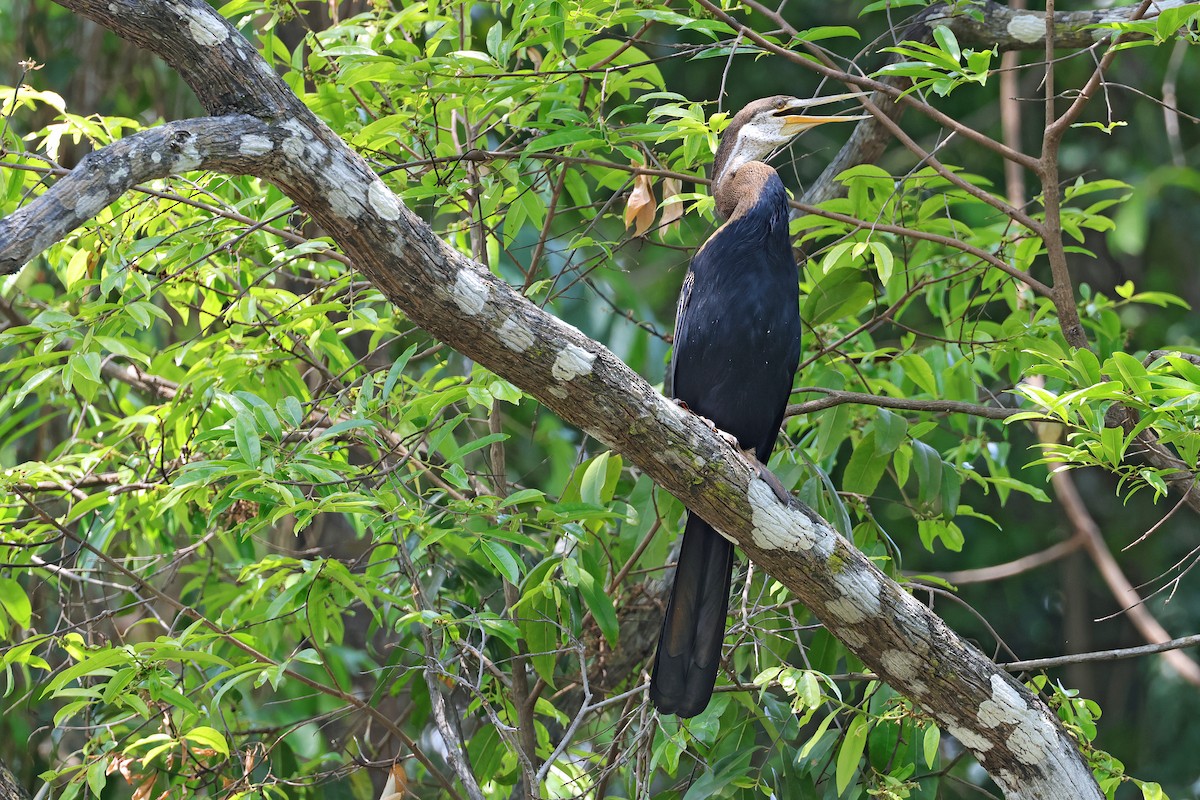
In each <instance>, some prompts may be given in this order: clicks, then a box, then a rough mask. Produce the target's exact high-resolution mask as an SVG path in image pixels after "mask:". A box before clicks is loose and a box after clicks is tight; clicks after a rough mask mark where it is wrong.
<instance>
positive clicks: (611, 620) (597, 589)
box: [564, 559, 620, 647]
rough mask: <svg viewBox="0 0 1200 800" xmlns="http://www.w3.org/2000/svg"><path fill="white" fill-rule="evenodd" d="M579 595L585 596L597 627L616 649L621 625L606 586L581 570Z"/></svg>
mask: <svg viewBox="0 0 1200 800" xmlns="http://www.w3.org/2000/svg"><path fill="white" fill-rule="evenodd" d="M569 561H570V559H567V561H566V562H564V565H565V564H566V563H567V562H569ZM579 593H580V594H581V595H583V601H584V603H586V604H587V607H588V610H589V611H591V612H592V616H593V617H595V619H596V625H598V626H599V628H600V632H601V633H603V634H604V638H605V639H607V640H608V644H609V646H611V647H616V645H617V634H618V633H619V631H620V623H619V622H618V621H617V610H616V608H614V607H613V602H612V598H610V597H609V596H608V595H607V594H605V593H604V586H603V585H602V584H601V583H600V581H598V580H596V578H595V577H593V576H592V574H591V573H590V572H585V571H583V570H580V572H579Z"/></svg>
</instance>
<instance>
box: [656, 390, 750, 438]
mask: <svg viewBox="0 0 1200 800" xmlns="http://www.w3.org/2000/svg"><path fill="white" fill-rule="evenodd" d="M671 402H673V403H674V404H675V405H677V406H679V407H680V408H682V409H683V410H684V411H687V412H688V413H689V414H693V415H695V417H696V418H697V419H699V420H700V421H701V422H703V423H704V424H705V425H707V426H708V427H709V428H710V429H711V430H712V432H713V433H715V434H716V435H717V436H720V437H721V438H722V439H724V440H725V443H726V444H728V445H729V446H730V447H732V448H733V449H734V450H737V451H738V452H743V451H742V445H741V443H740V442H739V441H738V440H737V437H736V436H734V435H733V434H732V433H730V432H729V431H723V430H721V429H720V428H718V427H717V423H715V422H713V421H712V420H711V419H709V418H708V417H706V416H704V415H703V414H697V413H696V412H695V411H692V409H690V408H689V407H688V404H687V403H685V402H684V401H682V400H680V399H679V398H678V397H672V398H671Z"/></svg>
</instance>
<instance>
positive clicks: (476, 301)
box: [0, 0, 1101, 799]
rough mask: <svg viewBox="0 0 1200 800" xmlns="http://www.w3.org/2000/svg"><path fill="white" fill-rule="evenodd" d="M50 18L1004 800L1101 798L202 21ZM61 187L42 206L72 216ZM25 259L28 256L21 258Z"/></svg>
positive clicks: (907, 606) (966, 665)
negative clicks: (659, 492)
mask: <svg viewBox="0 0 1200 800" xmlns="http://www.w3.org/2000/svg"><path fill="white" fill-rule="evenodd" d="M59 2H60V3H61V4H62V5H63V6H65V7H67V8H70V9H72V10H74V11H78V12H80V13H83V14H85V15H86V16H89V17H91V18H93V19H95V20H97V21H99V22H101V23H102V24H104V25H106V26H108V27H110V28H111V29H112V30H114V31H115V32H117V33H118V34H120V35H123V36H127V37H129V38H130V39H132V40H134V41H137V42H140V43H142V44H144V45H145V46H147V47H150V48H152V49H154V50H155V51H156V52H157V53H159V55H161V56H163V57H164V58H165V59H167V60H168V62H170V63H172V64H173V65H175V66H177V67H179V64H178V62H179V61H180V59H195V60H202V61H205V62H206V64H207V66H206V67H204V68H200V67H197V66H196V65H190V66H189V67H187V68H182V67H180V68H181V71H182V72H183V74H184V75H185V77H188V78H189V80H195V79H196V77H197V76H199V75H202V76H203V78H204V80H205V82H206V83H205V85H204V86H203V87H197V86H196V85H195V83H193V88H194V89H196V91H197V92H198V94H200V95H201V100H202V102H204V103H205V104H206V106H208V108H209V110H210V112H213V113H223V112H225V111H228V110H229V109H230V107H231V105H230V104H229V103H228V100H227V98H232V97H237V98H239V102H238V103H236V104H235V105H233V106H232V107H234V108H236V110H237V111H239V112H250V113H251V114H252V115H253V116H256V117H259V119H258V120H247V119H245V118H244V117H240V116H239V117H235V118H233V120H232V123H231V124H230V126H229V127H230V128H231V129H232V130H235V131H236V130H249V131H252V132H253V133H252V135H253V136H254V137H255V138H253V139H252V140H251V144H252V146H251V147H249V148H247V147H245V145H244V144H243V145H241V146H239V147H238V148H237V149H238V152H240V153H241V154H242V155H243V156H245V157H246V158H245V159H244V160H243V158H241V157H238V158H237V159H235V163H236V165H237V166H238V167H239V168H240V169H243V170H244V171H246V172H249V173H251V174H255V175H259V176H261V177H263V178H265V179H268V180H271V181H272V182H274V183H275V184H277V185H278V186H279V187H280V188H281V189H282V190H283V191H284V192H286V193H287V194H288V195H289V196H290V197H291V198H292V199H293V201H294V202H296V204H297V205H298V206H299V207H300V208H301V209H302V210H303V211H305V212H306V213H309V214H310V215H311V216H312V217H313V218H314V219H315V220H316V221H317V222H318V224H320V225H321V226H323V227H324V229H325V230H327V231H329V233H330V235H331V236H332V237H333V238H334V239H335V240H336V241H337V242H338V244H339V245H340V246H341V248H342V249H343V251H344V252H345V253H346V254H347V255H348V256H349V257H351V258H352V259H353V260H354V263H355V264H357V265H358V267H359V268H360V269H361V270H362V271H363V273H364V274H365V275H366V276H367V277H368V278H369V279H371V280H372V281H373V282H374V283H375V284H376V285H377V286H378V287H379V289H380V290H381V291H382V292H383V293H384V294H385V295H386V296H388V297H389V298H390V299H391V300H392V301H393V302H395V303H396V304H397V305H398V306H399V307H400V308H402V309H403V310H404V311H405V313H406V314H407V315H408V316H409V318H410V319H412V320H413V321H414V322H415V323H417V324H418V325H420V326H421V327H423V328H425V329H426V330H427V331H429V332H430V333H431V334H432V335H434V336H436V337H438V338H439V339H441V340H442V341H444V342H446V343H447V344H449V345H451V346H453V347H455V348H456V349H458V350H460V351H461V352H463V353H464V354H466V355H467V356H469V357H470V358H472V359H474V360H476V361H478V362H479V363H481V364H483V365H485V366H487V367H488V368H489V369H491V370H493V371H494V372H496V373H497V374H499V375H501V376H503V377H505V378H507V379H508V380H510V381H512V382H513V383H515V384H517V385H518V386H520V387H522V388H523V389H525V390H526V391H528V392H530V393H531V394H533V395H534V396H535V397H537V398H538V399H539V400H540V401H541V402H542V403H544V404H545V405H546V406H547V407H548V408H550V409H551V410H553V411H554V412H555V413H557V414H558V415H559V416H561V417H562V418H563V419H564V420H566V421H568V422H570V423H571V424H574V425H577V426H579V427H580V428H582V429H583V430H585V431H587V432H588V433H589V434H591V435H592V436H594V437H596V438H597V439H598V440H599V441H601V442H604V443H605V444H606V445H608V446H609V447H612V448H614V449H615V450H618V451H619V452H621V453H622V454H624V455H625V456H626V457H628V459H629V460H630V461H631V462H633V463H634V464H636V465H637V466H638V467H639V468H641V469H642V470H644V471H645V473H646V474H647V475H649V476H650V477H651V478H653V479H654V480H655V481H656V482H657V483H659V485H661V486H663V487H664V488H666V489H667V490H668V491H670V492H672V493H673V494H675V495H676V496H678V497H679V498H681V499H682V500H683V501H684V502H685V503H686V504H687V505H688V506H689V507H690V508H692V509H693V510H695V511H696V512H698V513H700V514H701V515H703V516H704V517H705V518H706V519H708V520H709V521H711V522H712V523H713V524H714V525H716V526H717V527H718V528H720V529H721V530H722V531H724V532H725V533H726V534H728V535H730V536H731V537H732V538H734V539H735V540H736V541H737V542H738V543H739V544H740V545H742V547H743V548H744V550H745V551H746V553H747V554H748V555H749V556H750V557H751V558H752V559H753V560H754V561H755V562H756V563H758V564H760V565H762V566H763V567H764V568H765V569H766V570H767V571H768V572H769V573H770V574H771V575H772V576H774V577H775V578H777V579H778V580H780V581H781V582H782V583H783V584H785V585H786V586H788V587H789V588H790V589H791V590H792V591H793V592H794V593H795V594H796V596H797V597H798V598H800V599H801V600H802V601H803V602H804V603H805V604H806V605H807V606H808V607H809V608H810V609H812V611H813V612H814V613H815V614H816V615H817V616H818V617H819V618H820V619H821V620H822V621H823V622H825V624H826V625H827V626H828V628H829V629H830V630H831V631H832V632H833V633H835V635H837V636H838V637H839V638H840V639H842V640H843V641H844V642H846V643H847V645H849V646H850V647H851V649H852V650H853V651H854V652H855V653H856V654H857V655H859V657H861V658H862V659H863V661H864V662H865V663H867V664H869V665H870V666H871V667H872V668H873V669H874V670H876V671H877V672H878V674H879V675H880V676H882V677H883V678H884V679H885V680H887V681H888V682H889V683H890V684H891V685H893V686H894V687H896V688H897V689H898V690H899V691H901V692H903V693H904V694H906V695H908V696H909V697H911V698H913V699H914V700H915V701H916V702H918V703H920V704H921V705H922V706H923V707H924V708H925V709H926V710H927V711H929V712H930V713H931V714H932V715H933V716H934V717H935V718H937V719H938V721H939V722H940V723H941V724H942V725H943V726H945V727H946V728H947V729H948V730H949V731H950V733H952V734H953V735H954V736H956V737H957V738H958V739H959V740H960V741H961V742H962V743H963V744H964V745H965V746H966V747H968V748H969V749H970V750H971V751H972V752H973V753H974V754H975V756H976V757H977V758H978V759H979V760H980V762H981V763H982V764H983V765H984V767H985V768H986V769H987V770H988V771H989V773H990V774H991V775H992V776H993V777H994V778H995V780H996V781H997V782H998V783H999V784H1000V785H1001V786H1002V787H1003V788H1004V790H1005V792H1006V793H1007V794H1008V796H1009V797H1013V798H1064V799H1065V798H1099V797H1100V796H1101V795H1100V792H1099V789H1098V787H1097V785H1096V783H1095V781H1094V779H1093V778H1092V775H1091V772H1090V770H1089V769H1088V767H1087V764H1086V763H1085V762H1084V760H1083V758H1082V756H1081V755H1080V753H1079V751H1078V749H1077V748H1076V746H1075V744H1074V742H1073V740H1072V739H1071V738H1070V736H1069V735H1068V734H1067V733H1066V732H1065V731H1064V730H1063V728H1062V727H1061V726H1060V725H1059V723H1058V721H1057V718H1056V717H1055V715H1054V714H1053V713H1051V712H1050V711H1049V710H1048V709H1047V708H1046V707H1045V705H1044V704H1043V703H1041V701H1039V700H1038V699H1037V698H1036V697H1034V696H1033V695H1032V694H1030V693H1029V692H1028V690H1026V689H1025V687H1024V686H1022V685H1021V684H1019V683H1017V682H1016V681H1015V680H1013V679H1012V678H1011V677H1009V676H1008V675H1007V674H1005V673H1004V672H1003V671H1002V670H1000V669H998V668H997V667H996V665H995V664H994V663H992V662H991V661H990V660H989V659H987V657H985V656H984V655H983V654H982V653H981V652H979V651H978V650H977V649H976V648H974V647H973V646H971V645H970V644H968V643H967V642H965V641H963V640H962V639H961V638H960V637H958V636H957V635H956V634H955V633H954V632H953V631H951V630H950V629H949V628H948V627H947V626H946V625H945V623H944V622H942V620H941V619H940V618H939V617H937V616H936V615H934V614H933V613H932V612H931V611H930V610H929V609H928V608H926V607H925V606H924V605H922V604H921V603H919V602H918V601H917V600H916V599H914V598H913V597H912V596H911V595H909V594H908V593H907V592H905V591H904V590H903V589H902V588H901V587H900V586H899V585H897V584H896V583H895V582H894V581H892V580H891V579H889V578H888V577H887V576H886V575H884V574H883V573H882V572H881V571H880V570H879V569H878V568H877V567H876V566H875V565H874V564H873V563H872V562H871V561H869V560H868V559H866V558H865V557H864V556H863V554H862V553H860V552H858V551H857V550H855V549H854V547H853V546H852V545H851V544H850V543H849V542H848V541H846V540H845V539H844V538H842V537H841V536H840V535H839V534H838V533H837V531H836V530H834V529H833V527H832V526H830V525H829V523H827V522H826V521H825V520H823V519H821V518H820V517H819V516H817V515H816V514H815V513H814V512H812V510H811V509H808V508H807V507H806V506H803V505H802V504H799V503H796V502H793V503H791V504H788V505H784V504H782V503H780V502H779V500H778V499H777V498H776V496H775V494H774V492H773V491H772V490H771V488H770V487H769V486H768V485H767V484H766V483H765V482H764V481H762V480H760V479H759V478H758V477H757V474H756V471H755V470H754V468H752V467H751V466H750V465H748V464H747V463H746V462H745V461H744V460H743V458H742V456H741V455H740V454H739V453H737V452H735V451H734V450H733V449H732V448H730V447H729V445H728V444H726V443H725V441H724V440H723V439H722V438H721V437H720V436H718V435H717V434H715V433H714V432H713V431H712V430H711V429H710V428H709V427H708V425H706V424H705V423H704V422H702V421H701V420H699V419H698V418H696V417H695V416H693V415H691V414H688V413H686V412H684V411H682V410H681V409H679V408H678V407H677V406H676V405H675V404H674V403H671V402H670V401H668V400H666V399H665V398H663V397H662V396H661V395H660V394H658V393H657V392H655V391H654V390H653V389H652V388H651V387H650V386H649V385H648V384H647V383H646V382H645V381H644V380H643V379H642V378H641V377H640V376H638V375H637V374H635V373H634V372H632V371H631V370H630V369H629V368H628V367H627V366H626V365H625V364H624V363H622V362H621V361H620V360H619V359H617V358H616V357H615V356H614V355H613V354H612V353H611V352H609V351H608V350H607V349H606V348H604V347H603V346H602V345H600V344H598V343H597V342H595V341H592V340H590V339H588V338H587V337H585V336H584V335H583V334H582V333H580V332H579V331H578V330H577V329H575V328H573V327H572V326H570V325H567V324H566V323H564V322H562V321H561V320H558V319H556V318H554V317H552V316H550V315H548V314H546V313H545V312H543V311H542V310H540V309H538V308H537V307H536V306H534V305H532V304H531V303H529V302H528V301H527V300H526V299H525V298H524V297H522V296H521V295H520V294H519V293H518V292H516V291H514V290H513V288H512V287H510V286H508V285H507V284H506V283H504V282H502V281H499V280H497V279H496V278H495V277H494V276H492V275H491V274H490V273H487V272H486V271H483V270H481V269H480V268H479V267H478V266H477V265H476V264H475V263H473V262H471V261H470V260H469V259H467V258H465V257H464V256H462V255H461V254H459V253H458V252H456V251H454V250H453V249H451V248H450V247H448V246H447V245H445V244H444V243H443V242H442V241H441V240H439V239H438V238H437V237H436V236H435V235H434V234H433V232H432V231H431V230H430V229H429V227H428V226H427V225H425V224H424V223H423V222H422V221H421V220H420V219H419V218H417V217H416V216H415V215H413V214H412V213H411V212H409V211H408V209H407V208H405V207H404V206H403V205H402V204H401V203H400V202H399V201H398V200H397V198H396V197H395V195H394V194H392V192H391V191H390V190H389V189H388V188H387V187H386V186H385V185H384V183H383V182H382V181H381V180H380V179H379V178H378V177H377V176H376V175H375V174H374V173H373V172H372V171H371V170H370V168H369V166H368V165H367V164H366V162H365V161H363V159H361V158H360V157H359V156H358V155H357V154H355V153H354V152H352V151H351V150H349V149H348V148H347V147H346V146H345V144H344V143H343V142H341V141H340V140H339V139H338V138H337V137H336V136H335V135H334V134H333V133H332V132H331V131H330V130H329V129H328V128H327V127H326V126H325V125H324V124H322V123H321V122H320V121H319V120H317V119H316V118H315V117H313V115H312V114H311V113H310V112H309V111H308V109H307V108H305V107H304V106H303V104H301V103H300V102H299V101H298V100H296V99H295V98H289V95H288V92H287V88H286V86H285V85H284V84H283V83H282V82H281V81H274V83H273V85H267V84H272V80H273V76H271V78H270V79H268V78H267V77H266V76H267V74H268V73H269V72H270V70H269V69H268V68H267V67H266V65H265V64H263V63H262V62H261V61H259V60H258V59H257V56H255V55H254V54H253V51H252V50H249V47H248V45H246V43H245V42H244V41H242V40H241V38H240V36H239V35H238V34H237V33H236V32H235V31H234V30H233V29H232V28H231V27H230V26H228V25H227V23H225V21H224V20H222V19H221V18H220V17H218V16H217V15H216V14H215V12H213V11H212V10H211V9H210V8H209V7H208V6H207V5H205V4H204V3H202V2H200V0H173V2H169V3H168V2H165V0H140V1H139V0H59ZM181 23H182V24H181ZM185 40H186V41H185ZM260 97H261V101H262V104H261V105H260V106H258V107H254V104H255V102H256V101H257V100H258V98H260ZM210 122H211V121H208V120H202V121H200V122H199V123H198V124H199V127H198V128H195V129H191V128H188V127H187V125H188V123H176V126H175V127H173V128H172V130H174V131H176V132H179V131H180V130H183V131H187V132H192V133H198V132H200V131H203V130H205V128H204V125H206V124H209V123H210ZM179 126H182V128H180V127H179ZM164 144H166V142H164ZM249 150H253V151H254V152H253V153H250V152H248V151H249ZM166 152H167V153H171V152H173V151H171V150H170V149H168V150H166ZM160 155H161V154H160ZM247 162H253V163H247ZM93 163H94V162H93ZM90 168H91V167H89V169H90ZM69 181H70V179H64V181H62V182H60V183H59V184H57V185H55V186H54V187H52V188H51V189H50V190H48V191H47V193H46V195H45V196H43V198H39V201H40V202H42V203H43V205H45V204H56V203H61V204H64V205H66V204H69V203H71V202H72V201H76V204H77V200H78V195H77V194H73V193H72V192H73V189H72V186H73V185H74V184H72V183H70V182H69ZM64 184H65V186H66V188H61V189H60V187H61V186H63V185H64ZM95 202H98V200H97V201H95ZM90 205H91V204H88V206H89V207H90ZM85 210H86V208H85ZM94 210H98V209H94ZM76 212H77V216H82V215H79V214H78V209H76ZM93 213H94V211H93ZM26 221H27V220H26ZM17 234H18V231H17V230H16V229H15V226H14V225H13V224H12V223H11V218H10V220H5V221H4V222H0V253H6V256H5V257H6V258H8V259H10V261H9V262H7V263H10V264H11V263H13V262H12V261H11V259H16V258H18V256H16V255H15V251H16V248H13V247H12V245H11V243H10V241H9V240H10V238H12V237H14V236H16V235H17ZM56 235H57V234H56ZM48 237H49V234H45V233H42V234H39V237H38V239H37V242H38V243H40V244H41V247H43V248H44V247H45V246H46V245H47V244H48V243H49V241H52V239H50V238H48ZM37 250H38V248H37V247H34V246H32V244H30V243H26V244H25V245H24V246H23V252H24V254H25V257H28V256H30V255H33V254H35V252H36V251H37Z"/></svg>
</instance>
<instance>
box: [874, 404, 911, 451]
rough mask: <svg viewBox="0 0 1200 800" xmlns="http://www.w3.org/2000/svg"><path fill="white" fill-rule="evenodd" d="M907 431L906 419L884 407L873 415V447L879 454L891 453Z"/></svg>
mask: <svg viewBox="0 0 1200 800" xmlns="http://www.w3.org/2000/svg"><path fill="white" fill-rule="evenodd" d="M907 432H908V420H906V419H905V418H904V417H902V416H900V415H899V414H893V413H892V412H891V411H888V410H887V409H886V408H881V409H879V411H878V412H876V416H875V449H876V451H877V452H878V453H879V454H880V455H881V456H886V455H890V454H891V453H893V452H894V451H895V450H896V448H897V447H899V446H900V443H901V442H903V441H904V435H905V434H906V433H907Z"/></svg>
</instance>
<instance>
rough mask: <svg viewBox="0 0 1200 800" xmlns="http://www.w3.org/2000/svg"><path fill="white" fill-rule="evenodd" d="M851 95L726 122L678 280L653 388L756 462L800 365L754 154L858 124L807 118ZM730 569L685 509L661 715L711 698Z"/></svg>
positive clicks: (787, 245)
mask: <svg viewBox="0 0 1200 800" xmlns="http://www.w3.org/2000/svg"><path fill="white" fill-rule="evenodd" d="M859 96H861V93H859V92H851V93H847V94H840V95H833V96H826V97H817V98H813V99H808V100H802V99H798V98H795V97H788V96H785V95H779V96H775V97H766V98H762V99H760V100H755V101H754V102H752V103H750V104H749V105H747V106H746V107H745V108H743V109H742V110H741V111H739V112H738V113H737V114H735V115H734V117H733V119H732V121H731V122H730V123H729V126H728V127H727V128H726V129H725V131H724V133H723V134H722V136H721V139H720V144H719V145H718V147H717V152H716V156H715V158H714V160H713V165H712V195H713V199H714V201H715V205H716V213H717V216H718V217H719V218H720V219H722V220H724V222H723V223H722V224H721V226H720V227H719V228H718V229H717V230H716V232H715V233H713V235H712V236H710V237H709V238H708V240H707V241H705V242H704V244H703V245H701V247H700V249H699V250H698V251H697V252H696V254H695V256H694V257H693V258H692V261H691V265H690V266H689V268H688V271H687V275H686V276H685V277H684V281H683V288H682V289H681V291H680V294H679V302H678V306H677V308H676V314H675V336H674V349H673V352H672V355H671V360H670V364H669V366H668V368H667V374H666V378H665V380H664V382H663V383H664V386H663V389H664V393H665V394H666V395H667V396H668V397H673V398H674V399H675V400H676V402H677V403H680V404H681V405H682V406H685V407H686V408H687V409H688V410H690V411H692V412H694V413H695V414H698V415H700V416H701V417H704V418H706V419H707V420H708V421H710V422H711V423H712V424H713V425H714V426H716V427H717V428H719V429H720V430H721V431H723V432H724V433H726V434H729V435H731V436H732V437H733V438H736V440H737V442H738V445H739V447H740V448H741V449H742V450H743V451H746V452H747V453H752V454H753V456H754V458H756V459H757V461H758V464H759V465H760V466H761V465H765V464H766V463H767V460H768V459H769V458H770V457H771V451H772V450H773V449H774V447H775V439H776V438H777V436H778V434H779V426H780V425H781V424H782V422H783V413H784V409H785V408H786V406H787V401H788V397H789V395H790V393H791V390H792V384H793V382H794V380H795V375H796V368H797V365H798V364H799V362H800V289H799V275H798V272H797V268H796V262H795V259H794V257H793V256H792V246H791V238H790V236H789V234H788V219H789V208H788V195H787V190H786V189H785V188H784V185H783V181H782V180H781V179H780V177H779V174H778V173H777V172H776V171H775V170H774V168H772V167H771V166H769V165H767V164H766V163H764V159H766V158H768V157H769V156H770V155H771V154H772V153H774V151H775V150H777V149H778V148H780V147H783V146H784V145H786V144H788V143H789V142H791V141H792V139H794V138H795V137H796V136H798V135H799V134H800V133H803V132H804V131H806V130H809V129H810V128H813V127H816V126H818V125H823V124H825V123H829V122H838V121H845V120H854V119H862V118H863V117H862V116H850V115H840V116H815V115H812V114H810V113H808V110H809V109H810V108H812V107H813V106H817V105H822V104H825V103H831V102H834V101H838V100H846V99H850V98H853V97H859ZM763 469H765V467H764V468H763ZM776 483H778V481H776ZM733 563H734V555H733V543H732V542H731V541H729V540H728V539H726V538H724V537H723V536H722V535H721V534H720V533H718V532H717V531H716V530H715V529H714V528H713V527H712V526H711V525H709V524H708V523H707V522H705V521H704V520H703V519H702V518H701V517H700V516H699V515H697V514H695V513H691V512H689V513H688V517H687V522H686V523H685V525H684V533H683V544H682V546H681V549H680V553H679V559H678V562H677V565H676V568H675V580H674V584H673V585H672V587H671V595H670V598H669V600H668V601H667V608H666V612H665V614H664V617H663V625H662V632H661V633H660V635H659V641H658V650H657V653H656V654H655V657H654V665H653V669H652V671H651V677H650V699H651V702H653V704H654V706H655V708H657V709H658V711H659V713H660V714H675V715H678V716H680V717H694V716H696V715H697V714H699V713H700V712H702V711H703V710H704V709H705V708H706V707H707V706H708V703H709V700H710V699H711V698H712V693H713V688H714V686H715V685H716V680H717V669H718V666H719V664H720V660H721V644H722V641H723V640H724V638H725V618H726V616H727V614H728V611H729V587H730V580H731V578H732V575H733Z"/></svg>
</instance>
